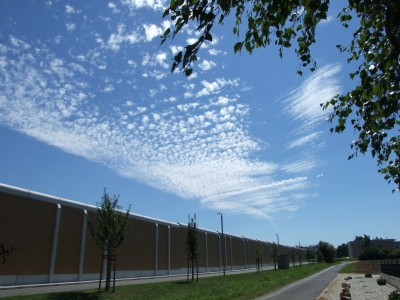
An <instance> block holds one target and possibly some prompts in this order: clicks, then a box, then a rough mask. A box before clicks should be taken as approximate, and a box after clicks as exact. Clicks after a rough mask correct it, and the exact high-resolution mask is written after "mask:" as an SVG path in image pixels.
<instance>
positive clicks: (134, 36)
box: [103, 23, 140, 52]
mask: <svg viewBox="0 0 400 300" xmlns="http://www.w3.org/2000/svg"><path fill="white" fill-rule="evenodd" d="M125 29H126V26H125V25H124V24H121V23H120V24H118V28H117V32H114V33H111V35H110V37H109V38H108V40H107V43H106V44H105V45H103V47H106V48H109V49H111V50H113V51H115V52H117V51H119V49H120V48H121V45H120V44H122V43H129V44H134V43H138V42H139V41H140V38H139V34H138V33H136V32H135V31H132V32H131V33H129V34H126V33H125Z"/></svg>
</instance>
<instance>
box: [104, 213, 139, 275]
mask: <svg viewBox="0 0 400 300" xmlns="http://www.w3.org/2000/svg"><path fill="white" fill-rule="evenodd" d="M129 222H131V227H130V229H129V231H128V233H127V234H126V236H125V239H124V241H123V242H122V244H121V245H120V246H119V247H118V248H117V250H116V251H115V254H117V255H118V256H117V262H116V269H117V271H123V270H133V269H134V267H135V264H134V259H133V255H134V248H135V247H137V244H136V243H135V230H136V226H138V225H139V224H140V223H138V222H137V221H136V220H135V219H133V218H129ZM99 270H100V269H99Z"/></svg>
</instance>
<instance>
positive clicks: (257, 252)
mask: <svg viewBox="0 0 400 300" xmlns="http://www.w3.org/2000/svg"><path fill="white" fill-rule="evenodd" d="M253 251H254V256H255V257H256V264H257V273H260V271H261V267H262V266H261V264H262V251H261V244H260V243H257V244H256V247H255V248H254V249H253Z"/></svg>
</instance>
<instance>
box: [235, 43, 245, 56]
mask: <svg viewBox="0 0 400 300" xmlns="http://www.w3.org/2000/svg"><path fill="white" fill-rule="evenodd" d="M242 47H243V43H242V42H238V43H236V44H235V46H234V48H233V50H234V52H235V53H236V52H238V51H239V52H240V51H241V50H242Z"/></svg>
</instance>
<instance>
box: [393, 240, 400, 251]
mask: <svg viewBox="0 0 400 300" xmlns="http://www.w3.org/2000/svg"><path fill="white" fill-rule="evenodd" d="M394 248H395V249H400V241H397V242H394Z"/></svg>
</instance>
